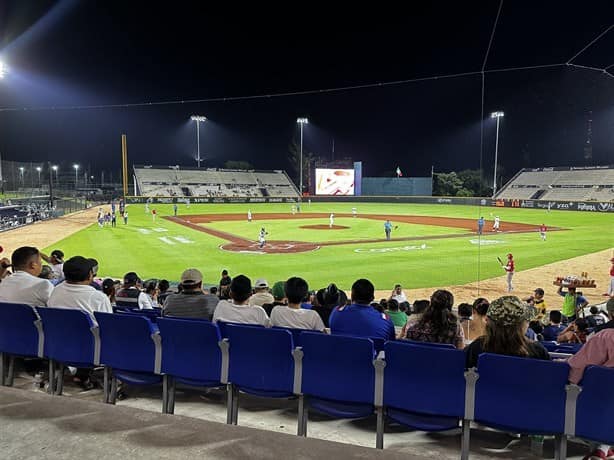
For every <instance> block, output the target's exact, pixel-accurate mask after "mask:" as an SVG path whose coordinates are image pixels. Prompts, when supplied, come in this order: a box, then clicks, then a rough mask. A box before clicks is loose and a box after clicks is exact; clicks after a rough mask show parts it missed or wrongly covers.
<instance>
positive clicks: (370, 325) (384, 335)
mask: <svg viewBox="0 0 614 460" xmlns="http://www.w3.org/2000/svg"><path fill="white" fill-rule="evenodd" d="M374 294H375V287H374V286H373V284H372V283H371V281H369V280H367V279H359V280H357V281H355V282H354V284H353V285H352V304H351V305H340V306H338V307H336V308H335V309H334V310H333V312H332V313H331V315H330V319H329V324H330V331H331V334H342V335H355V336H360V337H373V338H381V339H384V340H394V338H395V331H394V324H392V321H391V320H390V318H389V317H388V315H386V314H385V313H380V312H379V311H377V310H376V309H375V308H373V307H371V306H370V305H369V304H370V303H371V302H372V301H373V299H374V298H375V297H374Z"/></svg>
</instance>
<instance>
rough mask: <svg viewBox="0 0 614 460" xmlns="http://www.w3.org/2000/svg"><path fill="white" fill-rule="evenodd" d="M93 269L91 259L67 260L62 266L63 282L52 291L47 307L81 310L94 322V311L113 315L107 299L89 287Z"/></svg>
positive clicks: (78, 257) (76, 258)
mask: <svg viewBox="0 0 614 460" xmlns="http://www.w3.org/2000/svg"><path fill="white" fill-rule="evenodd" d="M93 268H94V267H93V265H92V260H91V259H86V258H85V257H81V256H74V257H71V258H70V259H68V260H67V261H66V263H64V264H63V270H64V278H65V281H64V282H63V283H60V284H58V285H57V286H56V287H55V288H54V289H53V292H52V293H51V295H50V296H49V301H48V302H47V305H48V306H49V307H62V308H74V309H77V310H83V311H85V312H86V313H89V314H90V316H91V317H92V320H93V321H94V322H95V321H96V320H95V319H94V312H95V311H101V312H104V313H113V308H112V307H111V301H110V300H109V298H108V297H107V296H106V295H105V294H104V293H103V292H101V291H98V290H96V289H94V288H93V287H92V286H91V285H90V284H91V282H92V280H93V279H94V272H93Z"/></svg>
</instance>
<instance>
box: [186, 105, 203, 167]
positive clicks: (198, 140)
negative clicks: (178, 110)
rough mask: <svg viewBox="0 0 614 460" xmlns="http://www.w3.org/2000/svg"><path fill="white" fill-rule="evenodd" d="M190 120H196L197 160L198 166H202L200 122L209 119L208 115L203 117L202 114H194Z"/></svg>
mask: <svg viewBox="0 0 614 460" xmlns="http://www.w3.org/2000/svg"><path fill="white" fill-rule="evenodd" d="M190 120H192V121H195V122H196V150H197V154H196V162H197V163H198V167H199V168H200V122H201V121H202V122H205V121H207V117H203V116H202V115H192V116H191V117H190Z"/></svg>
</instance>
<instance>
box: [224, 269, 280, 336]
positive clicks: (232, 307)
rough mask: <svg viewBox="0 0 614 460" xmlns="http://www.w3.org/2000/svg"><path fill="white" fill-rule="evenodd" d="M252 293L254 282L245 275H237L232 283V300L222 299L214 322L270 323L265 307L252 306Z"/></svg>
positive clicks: (266, 324)
mask: <svg viewBox="0 0 614 460" xmlns="http://www.w3.org/2000/svg"><path fill="white" fill-rule="evenodd" d="M251 294H252V282H251V280H250V279H249V278H248V277H247V276H245V275H238V276H235V277H234V278H233V279H232V281H231V283H230V299H231V300H230V301H228V300H220V303H218V304H217V307H215V312H214V313H213V322H217V321H223V322H225V323H240V324H260V325H262V326H268V325H269V317H268V315H267V314H266V312H265V311H264V308H262V307H260V306H258V305H254V306H253V307H250V306H249V304H248V299H249V298H250V296H251Z"/></svg>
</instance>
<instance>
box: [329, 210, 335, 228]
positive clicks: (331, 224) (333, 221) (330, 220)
mask: <svg viewBox="0 0 614 460" xmlns="http://www.w3.org/2000/svg"><path fill="white" fill-rule="evenodd" d="M333 225H335V215H334V214H333V213H332V212H331V213H330V217H329V218H328V227H329V228H333Z"/></svg>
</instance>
